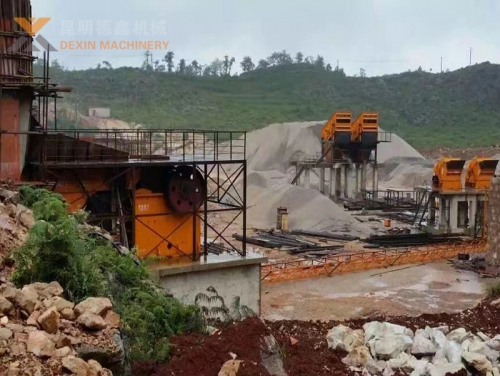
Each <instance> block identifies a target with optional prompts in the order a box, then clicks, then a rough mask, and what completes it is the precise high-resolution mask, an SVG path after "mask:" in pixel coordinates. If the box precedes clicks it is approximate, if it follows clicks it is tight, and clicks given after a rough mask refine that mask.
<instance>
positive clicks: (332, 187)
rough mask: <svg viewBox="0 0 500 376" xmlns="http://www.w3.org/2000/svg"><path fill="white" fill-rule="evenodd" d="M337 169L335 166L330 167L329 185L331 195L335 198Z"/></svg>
mask: <svg viewBox="0 0 500 376" xmlns="http://www.w3.org/2000/svg"><path fill="white" fill-rule="evenodd" d="M335 171H336V170H335V169H334V168H333V167H330V185H329V186H328V188H329V190H330V192H329V197H330V198H333V197H335V183H336V182H335Z"/></svg>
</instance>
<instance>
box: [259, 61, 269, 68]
mask: <svg viewBox="0 0 500 376" xmlns="http://www.w3.org/2000/svg"><path fill="white" fill-rule="evenodd" d="M268 67H269V62H268V61H267V60H264V59H260V60H259V64H258V65H257V69H266V68H268Z"/></svg>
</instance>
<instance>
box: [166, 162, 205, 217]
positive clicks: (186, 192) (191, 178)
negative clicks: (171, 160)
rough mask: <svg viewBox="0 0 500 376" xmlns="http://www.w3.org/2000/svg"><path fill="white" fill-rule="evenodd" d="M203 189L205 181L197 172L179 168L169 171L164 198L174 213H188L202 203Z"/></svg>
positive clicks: (187, 168)
mask: <svg viewBox="0 0 500 376" xmlns="http://www.w3.org/2000/svg"><path fill="white" fill-rule="evenodd" d="M193 172H194V173H193ZM205 189H206V188H205V181H204V179H203V176H202V174H201V173H200V172H199V171H198V170H194V169H193V168H192V167H190V166H181V167H177V168H176V169H175V170H171V171H170V173H169V177H168V179H167V186H166V191H165V196H166V198H167V202H168V204H169V206H170V208H171V209H172V210H173V211H174V212H176V213H190V212H192V211H193V210H197V209H198V208H199V207H200V206H201V204H202V203H203V199H204V197H205Z"/></svg>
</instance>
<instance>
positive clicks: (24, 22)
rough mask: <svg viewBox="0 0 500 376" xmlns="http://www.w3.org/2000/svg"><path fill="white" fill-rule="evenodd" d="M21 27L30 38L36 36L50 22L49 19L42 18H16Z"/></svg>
mask: <svg viewBox="0 0 500 376" xmlns="http://www.w3.org/2000/svg"><path fill="white" fill-rule="evenodd" d="M14 21H16V22H17V23H18V24H19V26H21V27H22V28H23V29H24V31H26V32H27V33H28V34H29V35H30V36H32V37H33V36H35V34H36V33H38V32H39V31H40V30H41V29H42V28H43V27H44V26H45V25H47V23H48V22H49V21H50V18H49V17H40V18H30V19H27V18H24V17H16V18H14Z"/></svg>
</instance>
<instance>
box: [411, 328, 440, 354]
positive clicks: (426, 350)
mask: <svg viewBox="0 0 500 376" xmlns="http://www.w3.org/2000/svg"><path fill="white" fill-rule="evenodd" d="M411 354H412V355H414V356H416V357H417V358H421V357H424V356H433V355H434V354H436V346H434V344H433V343H432V341H431V340H430V339H427V338H425V331H420V332H419V331H417V333H416V334H415V338H414V339H413V345H412V347H411Z"/></svg>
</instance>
